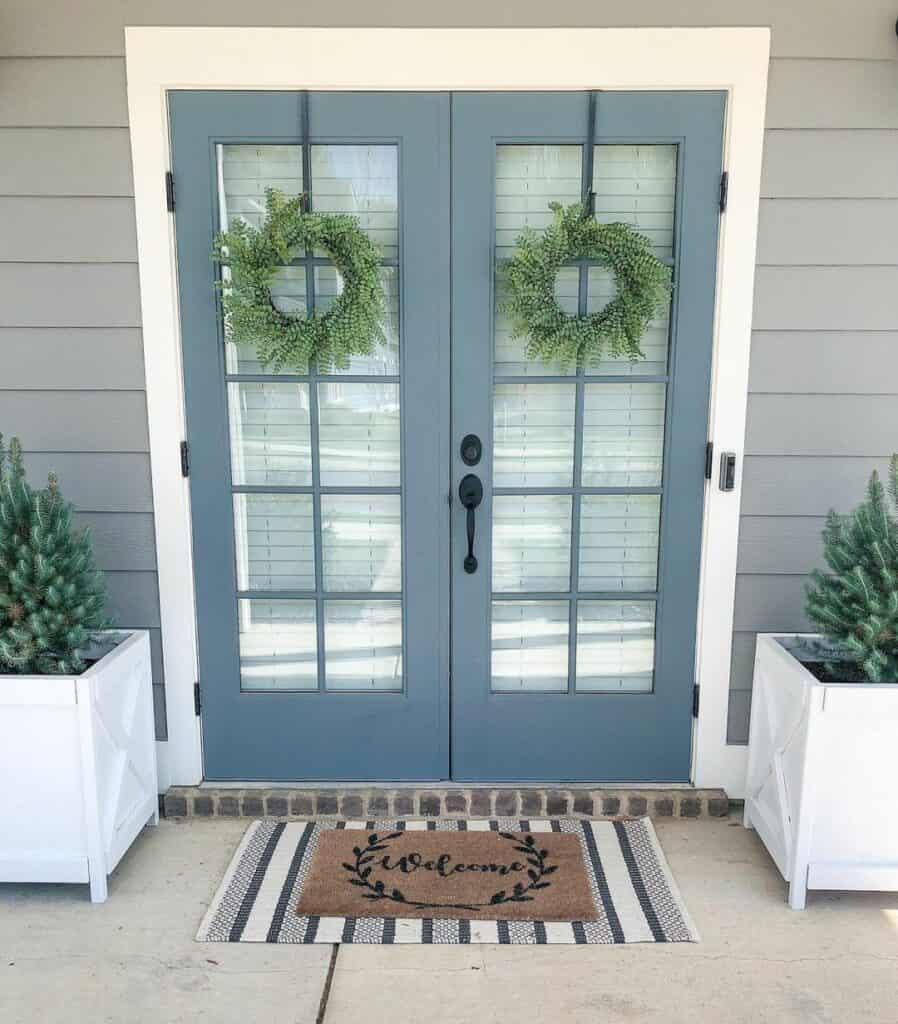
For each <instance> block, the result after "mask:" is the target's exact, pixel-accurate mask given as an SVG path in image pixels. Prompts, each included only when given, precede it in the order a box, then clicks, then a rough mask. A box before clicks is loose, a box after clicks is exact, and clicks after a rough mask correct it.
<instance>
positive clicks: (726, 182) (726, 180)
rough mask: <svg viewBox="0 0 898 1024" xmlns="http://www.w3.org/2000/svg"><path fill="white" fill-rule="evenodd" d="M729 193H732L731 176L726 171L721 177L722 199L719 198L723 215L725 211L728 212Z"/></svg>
mask: <svg viewBox="0 0 898 1024" xmlns="http://www.w3.org/2000/svg"><path fill="white" fill-rule="evenodd" d="M729 191H730V176H729V174H728V173H727V172H726V171H724V172H723V174H721V176H720V197H719V203H720V212H721V213H723V212H724V210H726V208H727V195H728V194H729Z"/></svg>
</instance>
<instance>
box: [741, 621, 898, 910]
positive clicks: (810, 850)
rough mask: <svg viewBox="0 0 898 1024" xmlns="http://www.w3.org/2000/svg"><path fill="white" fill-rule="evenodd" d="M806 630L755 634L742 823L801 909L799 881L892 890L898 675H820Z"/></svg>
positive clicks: (897, 875) (896, 854) (803, 891)
mask: <svg viewBox="0 0 898 1024" xmlns="http://www.w3.org/2000/svg"><path fill="white" fill-rule="evenodd" d="M821 639H822V638H821V637H817V636H812V635H798V636H796V635H794V634H790V635H787V636H782V635H775V634H771V633H768V634H760V635H759V636H758V646H757V653H756V655H755V675H754V689H753V691H752V707H751V735H750V739H749V752H748V780H747V783H746V794H745V819H744V820H745V825H746V827H747V828H754V829H756V830H757V833H758V835H759V836H760V837H761V839H762V840H763V842H764V845H765V846H766V847H767V849H768V851H769V852H770V855H771V856H772V857H773V859H774V861H775V862H776V866H777V867H778V868H779V870H780V873H781V874H782V876H783V878H785V879H786V881H787V882H789V904H790V906H791V907H792V909H793V910H803V909H804V906H805V900H806V897H807V890H808V889H868V890H888V891H894V890H898V817H896V816H895V814H894V813H892V808H893V806H894V797H895V794H894V786H895V777H896V774H898V685H891V684H883V683H823V682H820V681H819V680H818V679H817V678H816V677H815V676H814V675H812V674H811V672H809V671H808V669H807V668H805V666H804V665H803V664H802V662H801V661H800V660H799V657H803V660H805V661H810V660H819V656H818V658H816V659H815V658H813V656H810V657H809V654H812V652H811V651H810V649H809V643H810V642H811V641H815V640H821Z"/></svg>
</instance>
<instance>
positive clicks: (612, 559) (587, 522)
mask: <svg viewBox="0 0 898 1024" xmlns="http://www.w3.org/2000/svg"><path fill="white" fill-rule="evenodd" d="M660 515H661V498H660V496H659V495H657V494H601V495H600V494H584V495H583V497H582V498H581V506H580V590H627V591H632V590H654V589H655V587H656V585H657V579H658V528H659V520H660Z"/></svg>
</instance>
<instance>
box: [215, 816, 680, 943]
mask: <svg viewBox="0 0 898 1024" xmlns="http://www.w3.org/2000/svg"><path fill="white" fill-rule="evenodd" d="M329 828H354V829H367V830H368V831H371V830H372V829H393V830H396V829H409V830H411V829H447V830H458V829H471V830H474V829H498V830H509V831H515V830H520V831H523V832H532V833H538V832H572V833H576V834H577V835H578V836H579V837H580V841H581V843H582V845H583V858H584V863H585V865H586V867H587V873H588V877H589V884H590V889H591V890H592V896H593V900H594V901H595V908H596V916H595V919H594V920H591V921H502V920H488V921H482V920H478V921H467V920H460V919H457V918H442V919H437V918H433V919H431V918H423V919H421V918H402V917H386V918H385V917H356V918H353V917H300V916H299V915H298V914H297V913H296V910H295V907H296V905H297V902H298V900H299V896H300V894H301V892H302V887H303V883H304V881H305V878H306V876H307V874H308V871H309V866H310V864H311V862H312V858H313V857H314V856H315V850H316V848H317V845H318V837H319V836H320V834H321V831H322V830H323V829H329ZM197 940H198V941H199V942H284V943H311V942H327V943H334V942H363V943H365V942H367V943H397V942H399V943H401V942H406V943H450V944H452V943H476V942H485V943H511V944H516V943H523V944H530V945H533V944H541V943H625V942H697V941H698V934H697V932H696V930H695V926H694V925H693V924H692V921H691V919H690V917H689V913H688V911H687V910H686V907H685V906H684V905H683V901H682V899H681V898H680V894H679V891H678V890H677V886H676V882H675V881H674V879H673V876H672V875H671V873H670V868H669V867H668V865H667V861H666V860H665V858H664V854H663V852H662V850H661V846H660V845H659V843H658V838H657V836H656V835H655V830H654V828H653V827H652V823H651V822H650V821H649V819H648V818H640V819H635V820H631V821H583V820H574V819H569V818H562V819H554V820H549V819H541V820H534V819H530V820H529V821H526V820H524V821H522V820H520V819H516V818H498V819H494V820H492V821H487V820H485V819H471V820H467V821H465V820H453V821H449V820H439V821H393V820H378V821H367V822H366V821H288V822H283V821H268V820H266V821H254V822H252V824H250V826H249V827H248V828H247V830H246V833H245V834H244V836H243V838H242V839H241V841H240V845H239V846H238V847H237V851H236V852H235V854H234V857H233V859H232V860H231V863H230V865H229V866H228V869H227V871H226V872H225V876H224V878H223V879H222V882H221V885H220V886H219V888H218V891H217V892H216V894H215V897H214V899H213V900H212V904H211V906H210V907H209V909H208V911H207V913H206V916H205V917H204V918H203V922H202V924H201V925H200V930H199V932H198V933H197Z"/></svg>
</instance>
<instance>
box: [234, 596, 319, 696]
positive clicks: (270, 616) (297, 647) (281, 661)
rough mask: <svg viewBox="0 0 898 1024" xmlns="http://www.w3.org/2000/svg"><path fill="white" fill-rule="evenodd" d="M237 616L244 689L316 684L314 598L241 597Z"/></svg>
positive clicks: (311, 686)
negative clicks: (295, 599)
mask: <svg viewBox="0 0 898 1024" xmlns="http://www.w3.org/2000/svg"><path fill="white" fill-rule="evenodd" d="M237 618H238V623H239V634H240V687H241V689H243V690H314V689H316V688H317V686H318V654H317V642H318V641H317V636H316V629H315V602H314V601H264V600H263V601H259V600H241V601H238V602H237Z"/></svg>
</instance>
